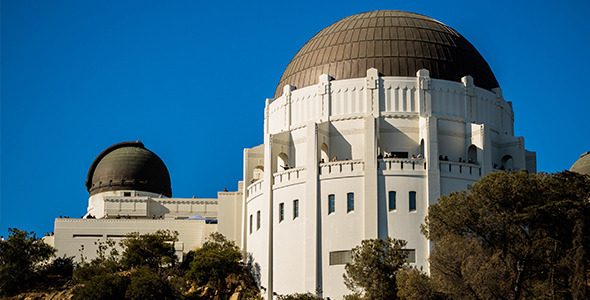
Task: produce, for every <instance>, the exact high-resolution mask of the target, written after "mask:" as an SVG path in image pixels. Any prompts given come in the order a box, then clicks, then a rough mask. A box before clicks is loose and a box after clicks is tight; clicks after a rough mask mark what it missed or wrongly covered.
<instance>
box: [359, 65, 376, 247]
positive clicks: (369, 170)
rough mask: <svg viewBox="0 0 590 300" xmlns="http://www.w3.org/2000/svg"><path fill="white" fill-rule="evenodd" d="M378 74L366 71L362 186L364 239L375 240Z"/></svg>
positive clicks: (372, 70) (373, 70) (374, 70)
mask: <svg viewBox="0 0 590 300" xmlns="http://www.w3.org/2000/svg"><path fill="white" fill-rule="evenodd" d="M379 82H380V79H379V72H378V71H377V69H374V68H372V69H369V70H367V86H366V88H367V106H368V107H367V115H366V116H365V128H364V129H365V132H364V136H365V149H364V150H365V151H364V160H365V185H364V199H362V201H363V203H364V216H363V217H364V225H365V226H364V227H365V231H364V239H375V238H377V237H378V234H379V232H378V231H379V220H378V216H379V211H378V200H379V199H378V197H379V194H378V182H377V138H378V132H379V131H378V130H379V126H378V122H379V112H380V108H379V102H380V101H379V100H380V99H379V88H380V84H379Z"/></svg>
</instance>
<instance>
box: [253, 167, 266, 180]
mask: <svg viewBox="0 0 590 300" xmlns="http://www.w3.org/2000/svg"><path fill="white" fill-rule="evenodd" d="M262 177H264V167H263V166H256V167H255V168H254V170H253V171H252V181H253V182H254V181H256V180H259V179H262Z"/></svg>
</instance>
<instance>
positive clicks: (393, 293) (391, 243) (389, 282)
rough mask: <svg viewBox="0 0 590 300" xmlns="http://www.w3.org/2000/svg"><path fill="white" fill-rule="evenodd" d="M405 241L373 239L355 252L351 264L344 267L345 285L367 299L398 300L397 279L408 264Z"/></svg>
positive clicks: (389, 238) (354, 250)
mask: <svg viewBox="0 0 590 300" xmlns="http://www.w3.org/2000/svg"><path fill="white" fill-rule="evenodd" d="M405 245H406V242H405V241H403V240H397V239H393V238H391V237H388V238H387V239H385V240H383V239H371V240H364V241H362V243H361V245H360V246H357V247H355V248H353V249H352V262H351V263H347V264H346V266H345V270H346V273H345V274H344V275H343V277H344V284H346V287H348V288H349V289H350V290H352V291H353V292H355V293H357V294H359V295H363V296H364V298H366V299H396V298H397V286H396V280H395V276H396V273H397V272H398V270H400V269H401V268H402V266H403V265H404V264H405V262H406V257H407V253H406V252H405V251H403V250H402V248H403V247H404V246H405Z"/></svg>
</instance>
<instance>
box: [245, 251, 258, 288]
mask: <svg viewBox="0 0 590 300" xmlns="http://www.w3.org/2000/svg"><path fill="white" fill-rule="evenodd" d="M246 270H247V271H248V272H250V274H252V277H254V282H255V283H256V287H257V288H258V289H260V265H259V264H258V263H257V262H254V257H253V256H252V253H250V252H248V253H246Z"/></svg>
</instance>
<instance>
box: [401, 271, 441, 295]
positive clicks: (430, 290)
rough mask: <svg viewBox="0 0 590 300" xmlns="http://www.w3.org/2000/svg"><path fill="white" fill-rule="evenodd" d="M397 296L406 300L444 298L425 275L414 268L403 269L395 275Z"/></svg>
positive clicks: (432, 281) (433, 282)
mask: <svg viewBox="0 0 590 300" xmlns="http://www.w3.org/2000/svg"><path fill="white" fill-rule="evenodd" d="M396 281H397V296H398V297H399V298H400V299H408V300H414V299H415V300H442V299H446V297H445V296H444V295H443V294H442V293H440V292H438V287H437V286H436V283H435V281H434V280H432V279H431V278H430V277H428V275H426V273H424V272H421V271H419V270H417V269H415V268H404V269H403V270H400V271H399V272H398V273H397V276H396Z"/></svg>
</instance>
